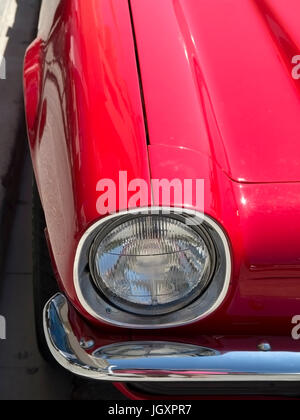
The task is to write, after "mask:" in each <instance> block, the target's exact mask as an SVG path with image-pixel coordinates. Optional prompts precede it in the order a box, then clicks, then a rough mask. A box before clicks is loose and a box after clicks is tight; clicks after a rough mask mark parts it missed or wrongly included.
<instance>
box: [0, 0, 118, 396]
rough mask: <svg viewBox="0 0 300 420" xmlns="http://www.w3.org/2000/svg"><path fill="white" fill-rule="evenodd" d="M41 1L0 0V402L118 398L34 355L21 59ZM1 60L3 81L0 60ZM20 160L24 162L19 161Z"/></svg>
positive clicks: (29, 172)
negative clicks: (2, 327)
mask: <svg viewBox="0 0 300 420" xmlns="http://www.w3.org/2000/svg"><path fill="white" fill-rule="evenodd" d="M39 4H40V0H0V316H4V317H5V318H6V324H7V325H6V327H7V339H6V340H0V400H7V399H8V400H19V399H21V400H70V399H72V400H88V399H95V400H108V399H121V398H122V397H121V395H120V394H119V393H118V392H117V391H116V390H115V388H114V387H113V386H112V385H110V384H98V383H94V382H86V381H83V380H79V379H75V378H73V377H72V376H71V375H69V374H68V373H66V372H65V371H63V370H61V369H59V368H55V367H54V368H53V367H50V366H49V365H47V364H46V363H45V362H44V361H43V359H42V358H41V356H40V354H39V352H38V348H37V344H36V339H35V329H34V316H33V298H32V246H31V242H32V240H31V188H32V187H31V185H32V169H31V162H30V158H29V153H28V151H27V152H26V150H27V149H26V146H25V145H26V142H27V139H26V130H25V126H24V118H23V116H24V109H23V95H22V64H23V58H24V54H25V50H26V48H27V46H28V45H29V44H30V43H31V41H32V40H33V38H34V36H35V33H36V27H37V21H38V12H39ZM3 56H4V57H5V61H6V74H5V78H3V71H2V70H3V67H2V68H1V64H3V61H2V57H3ZM24 162H25V165H24Z"/></svg>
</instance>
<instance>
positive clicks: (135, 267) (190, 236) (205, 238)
mask: <svg viewBox="0 0 300 420" xmlns="http://www.w3.org/2000/svg"><path fill="white" fill-rule="evenodd" d="M214 266H215V252H214V246H213V244H212V242H211V240H210V237H209V235H208V234H207V232H206V231H205V229H204V228H202V227H201V226H197V227H196V226H188V225H187V224H186V223H185V220H184V219H183V218H180V217H179V216H178V217H176V216H175V215H174V216H166V215H162V214H158V215H132V216H128V218H126V219H125V220H124V219H123V220H122V221H121V222H120V221H115V222H114V223H111V224H108V225H107V226H106V227H105V228H103V229H102V230H101V231H100V232H99V234H98V236H97V237H96V239H95V241H94V243H93V245H92V247H91V252H90V269H91V272H92V276H93V279H94V282H95V284H96V287H97V288H98V290H99V291H100V293H101V294H102V295H103V296H104V297H105V298H106V299H107V300H108V301H109V302H111V303H113V304H114V305H115V306H116V307H119V308H121V309H123V310H125V311H127V312H130V313H135V314H139V315H159V314H167V313H170V312H172V311H175V310H178V309H180V308H183V307H185V306H186V305H188V304H190V303H191V302H192V301H193V300H195V299H196V298H198V297H199V296H200V295H201V293H203V292H204V290H205V289H206V288H207V286H208V285H209V282H210V280H211V278H212V273H213V271H214Z"/></svg>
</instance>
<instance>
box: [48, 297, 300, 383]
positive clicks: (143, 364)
mask: <svg viewBox="0 0 300 420" xmlns="http://www.w3.org/2000/svg"><path fill="white" fill-rule="evenodd" d="M44 327H45V335H46V339H47V342H48V345H49V349H50V351H51V353H52V355H53V357H54V358H55V359H56V360H57V362H58V363H59V364H60V365H61V366H63V367H64V368H65V369H67V370H68V371H70V372H72V373H74V374H76V375H79V376H83V377H87V378H90V379H97V380H104V381H113V382H145V381H152V382H184V381H194V382H203V381H207V382H215V381H218V382H235V381H239V382H241V381H256V382H257V381H299V382H300V352H299V353H298V352H283V351H282V352H272V351H270V352H262V351H257V352H254V351H236V352H235V351H230V352H218V351H216V350H213V349H209V348H204V347H199V346H194V345H186V344H180V343H172V342H127V343H120V344H113V345H110V346H105V347H102V348H100V349H98V350H96V351H94V352H93V353H92V354H89V353H88V352H87V351H86V350H84V349H83V348H82V346H81V345H80V343H79V341H78V339H77V338H76V336H75V334H74V333H73V331H72V328H71V325H70V321H69V305H68V302H67V300H66V298H65V297H64V296H63V295H62V294H58V295H56V296H55V297H54V298H53V299H51V300H50V301H49V302H48V304H47V305H46V307H45V310H44Z"/></svg>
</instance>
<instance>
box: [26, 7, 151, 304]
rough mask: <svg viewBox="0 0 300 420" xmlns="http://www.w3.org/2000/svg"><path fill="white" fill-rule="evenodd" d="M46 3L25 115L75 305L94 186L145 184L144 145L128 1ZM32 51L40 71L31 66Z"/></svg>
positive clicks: (63, 277) (58, 261)
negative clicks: (124, 178) (76, 272)
mask: <svg viewBox="0 0 300 420" xmlns="http://www.w3.org/2000/svg"><path fill="white" fill-rule="evenodd" d="M46 3H47V4H46ZM48 3H49V6H48ZM50 5H51V6H52V7H53V2H52V1H51V2H44V9H43V10H42V16H41V21H42V22H45V24H44V26H42V27H41V29H40V33H39V37H41V39H40V38H39V40H38V41H36V44H33V46H32V47H31V48H30V49H29V50H28V52H27V55H26V59H25V72H24V79H25V99H26V114H27V121H28V127H29V136H30V142H31V152H32V160H33V164H34V170H35V174H36V178H37V181H38V185H39V190H40V194H41V199H42V203H43V207H44V209H45V215H46V221H47V228H48V233H49V240H50V244H51V247H52V251H53V257H54V260H55V265H56V267H57V271H58V273H59V278H60V284H61V287H62V288H63V289H64V290H65V291H66V293H67V295H68V297H69V298H70V300H71V301H72V302H73V303H74V304H75V305H76V306H77V307H78V306H79V305H78V302H77V299H76V294H75V290H74V284H73V271H72V269H73V262H74V254H75V250H76V247H77V244H78V241H79V239H80V237H81V235H82V234H83V233H84V232H85V230H86V229H87V228H88V227H89V225H90V224H91V223H92V222H94V221H95V220H97V219H98V218H99V215H98V213H97V210H96V202H97V199H98V197H99V192H97V191H96V186H97V183H98V181H99V180H101V179H103V178H108V179H112V180H114V181H117V179H118V175H119V171H120V170H126V171H127V173H128V180H129V181H130V180H131V179H136V178H141V179H144V180H146V181H149V165H148V154H147V142H146V134H145V127H144V118H143V109H142V102H141V97H140V88H139V79H138V72H137V65H136V57H135V51H134V41H133V34H132V30H131V20H130V14H129V8H128V3H127V1H121V2H117V3H116V2H110V1H107V0H90V1H89V6H88V7H87V5H86V2H82V1H73V0H64V1H61V2H57V1H56V8H55V9H54V10H53V9H52V10H51V12H49V10H48V8H49V7H50ZM49 13H50V15H51V16H53V21H52V22H51V23H49V21H48V20H47V16H48V14H49ZM45 26H47V27H48V32H46V33H45ZM37 43H38V44H39V45H42V46H43V48H42V52H41V55H42V58H41V66H39V65H38V60H36V65H34V64H33V63H32V56H33V55H34V52H35V48H36V45H37ZM32 68H36V69H37V71H36V72H35V73H34V77H32V76H31V73H32ZM38 78H40V79H41V80H42V83H41V88H40V89H39V85H38V83H36V82H35V80H36V79H38ZM32 80H33V82H32ZM36 98H39V103H38V110H37V111H36ZM33 117H35V118H33ZM33 119H34V121H32V120H33ZM31 127H35V131H34V132H32V130H31ZM129 197H130V194H129ZM149 204H151V202H149ZM126 205H127V203H126ZM80 309H81V308H80Z"/></svg>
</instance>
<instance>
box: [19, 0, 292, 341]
mask: <svg viewBox="0 0 300 420" xmlns="http://www.w3.org/2000/svg"><path fill="white" fill-rule="evenodd" d="M44 3H45V4H46V5H45V6H44V10H43V12H42V19H41V26H40V31H39V35H38V39H37V41H36V42H35V43H34V44H33V45H32V47H31V48H30V49H29V50H28V52H27V55H26V59H25V72H24V80H25V83H24V85H25V99H26V114H27V122H28V129H29V138H30V146H31V153H32V160H33V165H34V170H35V174H36V178H37V181H38V185H39V190H40V193H41V199H42V202H43V206H44V210H45V214H46V221H47V229H48V234H49V242H50V244H51V248H52V254H53V260H54V264H55V266H56V269H57V272H58V276H59V282H60V286H61V288H62V289H63V290H64V292H65V293H66V295H67V296H68V298H69V300H70V301H71V302H72V304H73V305H74V306H75V307H76V308H77V309H78V311H79V312H80V313H81V314H82V315H83V316H84V317H85V318H86V319H88V320H89V321H92V322H93V323H94V324H96V325H97V326H98V327H99V328H100V327H101V328H106V327H105V326H104V325H102V324H101V323H100V322H98V321H95V320H94V319H92V318H91V316H89V315H88V314H87V313H86V312H85V311H84V309H83V308H82V307H81V306H80V304H79V302H78V299H77V297H76V293H75V289H74V283H73V262H74V255H75V251H76V247H77V245H78V242H79V239H80V237H81V235H82V234H83V232H84V231H85V230H86V229H87V228H88V227H89V226H90V225H91V224H93V223H94V222H95V221H96V220H98V219H99V215H98V213H97V211H96V201H97V198H98V196H99V193H97V191H96V185H97V183H98V181H99V180H100V179H103V178H110V179H112V180H114V181H117V179H118V173H119V171H121V170H126V171H127V172H128V178H129V180H131V179H134V178H142V179H144V180H146V182H147V183H148V184H149V185H150V173H151V176H152V178H167V179H173V178H179V179H184V178H192V179H196V178H203V179H204V180H205V207H204V210H205V212H206V213H207V214H208V215H210V216H211V217H213V218H214V219H215V220H216V221H217V222H218V223H219V224H220V225H221V226H222V227H223V229H224V230H225V232H226V234H227V236H228V238H229V240H230V243H231V250H232V261H233V276H232V281H231V286H230V290H229V293H228V296H227V298H226V300H225V302H224V304H223V305H222V306H221V307H220V308H219V309H218V310H217V312H216V313H214V314H212V315H211V316H210V317H208V318H207V319H205V320H202V321H200V322H198V323H196V324H194V325H191V326H189V327H185V328H184V329H183V328H178V329H176V330H172V331H165V332H164V336H166V335H167V336H173V337H177V338H178V337H180V336H181V337H183V339H184V340H186V339H187V337H188V336H189V335H190V336H191V334H193V335H195V334H196V337H197V334H198V335H199V336H200V335H202V334H207V335H213V334H221V335H224V334H256V335H266V334H267V335H276V334H278V335H284V336H288V337H290V332H291V319H292V317H293V316H294V315H295V314H298V313H299V312H300V307H299V298H300V243H298V237H299V236H300V182H299V183H298V182H297V181H300V161H299V142H298V138H300V126H299V124H298V121H299V117H298V115H299V114H300V101H299V82H296V81H294V80H293V79H292V77H291V57H292V56H293V55H296V54H297V53H299V51H300V39H299V38H300V31H299V29H297V22H296V20H297V19H296V16H299V13H300V4H299V2H298V1H297V0H290V7H289V8H287V7H285V6H284V3H283V2H281V1H279V0H273V1H271V0H270V1H262V0H261V1H259V0H257V1H253V0H252V1H250V0H245V1H243V2H238V1H236V0H226V1H225V0H218V1H216V0H211V1H204V0H173V1H171V0H164V1H163V2H161V3H160V4H159V6H158V4H157V2H154V1H151V0H131V2H130V4H131V12H132V20H133V23H134V33H133V29H132V24H131V16H130V8H129V3H128V1H127V0H119V1H116V0H89V4H88V5H87V2H83V1H79V0H61V1H60V2H59V1H57V0H55V1H53V2H52V1H51V2H50V1H49V2H44ZM50 5H51V6H50ZM50 7H52V8H51V9H49V8H50ZM49 10H50V12H51V13H50V12H49ZM47 16H50V17H47ZM224 16H225V17H226V18H224ZM154 29H155V30H154ZM134 34H135V36H136V40H137V53H138V57H139V64H140V68H141V78H142V87H143V93H144V97H145V109H146V117H147V121H145V119H144V114H143V104H142V96H141V91H140V85H139V77H138V67H137V62H136V55H135V45H134V36H133V35H134ZM297 49H298V50H297ZM146 123H147V126H148V130H149V132H148V136H149V145H148V148H147V135H146V130H145V124H146ZM129 197H130V195H129ZM151 203H152V202H151V197H149V205H150V204H151ZM154 204H158V205H162V204H164V203H162V202H159V203H154ZM173 204H174V205H184V206H186V207H189V208H190V207H191V208H193V207H194V205H193V203H189V202H187V203H185V202H182V203H173ZM125 207H126V206H125ZM123 209H124V207H122V206H120V208H119V210H123ZM199 210H202V209H199ZM106 329H107V328H106ZM109 329H110V330H111V329H112V328H111V327H109ZM118 333H119V334H121V335H122V334H124V337H125V336H126V337H127V335H128V334H131V335H132V332H128V331H126V332H123V331H122V330H118ZM150 335H151V337H150ZM159 335H160V332H159V331H158V332H157V331H156V332H151V334H150V333H149V334H148V335H147V337H148V338H153V337H159Z"/></svg>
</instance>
